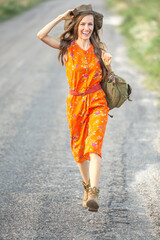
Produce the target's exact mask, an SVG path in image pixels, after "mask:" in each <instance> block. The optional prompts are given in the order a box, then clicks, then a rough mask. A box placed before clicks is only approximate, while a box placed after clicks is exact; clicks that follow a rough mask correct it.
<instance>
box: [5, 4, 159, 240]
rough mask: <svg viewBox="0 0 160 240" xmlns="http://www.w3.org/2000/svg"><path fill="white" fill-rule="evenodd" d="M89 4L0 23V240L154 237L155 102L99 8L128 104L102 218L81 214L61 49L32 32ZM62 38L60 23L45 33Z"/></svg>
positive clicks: (106, 177)
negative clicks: (128, 94) (129, 89)
mask: <svg viewBox="0 0 160 240" xmlns="http://www.w3.org/2000/svg"><path fill="white" fill-rule="evenodd" d="M82 3H89V2H88V1H78V0H74V1H73V0H67V1H63V0H53V1H48V2H47V1H46V2H43V3H42V4H40V5H38V6H37V7H35V8H33V9H31V10H29V11H27V12H25V13H24V14H23V15H21V16H18V17H16V18H14V19H12V20H9V21H6V22H4V23H1V24H0V41H1V45H0V240H14V239H16V240H40V239H44V240H54V239H55V240H61V239H62V240H63V239H64V240H67V239H69V240H137V239H138V240H158V239H160V201H159V199H160V186H159V184H160V161H159V160H160V158H159V154H160V142H159V135H158V134H159V125H158V121H159V110H158V107H157V97H156V94H155V93H153V92H150V91H148V90H146V89H145V88H144V86H143V84H142V79H143V77H144V75H143V73H141V72H140V71H139V70H138V69H137V67H136V66H133V65H131V64H130V63H129V60H128V58H127V55H126V48H125V43H124V39H123V38H122V37H121V36H120V34H119V32H118V31H117V30H115V29H114V27H113V25H112V24H113V23H114V22H115V21H114V20H115V19H114V18H113V16H112V15H111V14H110V13H109V12H108V11H107V10H106V4H105V2H104V1H102V0H98V1H96V0H93V1H92V4H93V7H94V8H95V9H96V10H97V11H99V12H102V13H103V14H104V16H105V21H104V29H103V40H104V41H105V42H106V43H107V45H108V49H109V52H110V53H111V54H112V56H113V64H112V66H113V69H114V70H115V72H116V73H117V74H119V75H121V76H123V77H124V78H126V79H127V81H128V82H129V83H130V84H131V86H132V88H133V94H132V99H133V102H132V103H131V102H126V103H125V104H124V105H123V106H122V107H121V108H120V109H116V110H113V111H112V112H111V114H113V115H114V118H113V119H109V121H108V125H107V131H106V135H105V139H104V145H103V161H102V172H101V179H100V185H99V188H100V198H99V201H100V210H99V212H98V213H93V212H88V211H87V210H86V209H83V208H82V205H81V201H82V195H83V189H82V181H81V176H80V173H79V170H78V167H77V165H76V163H75V162H74V159H73V156H72V153H71V150H70V139H69V129H68V123H67V117H66V97H67V94H68V83H67V79H66V75H65V68H64V67H61V65H60V64H59V63H58V60H57V55H58V51H57V50H54V49H52V48H50V47H49V46H47V45H45V44H44V43H42V42H41V41H40V40H39V39H38V38H37V36H36V34H37V32H38V31H39V30H40V29H41V28H42V27H43V26H44V25H45V24H47V23H48V22H49V21H51V20H52V19H54V18H55V17H56V16H57V15H58V14H61V13H62V12H64V11H66V10H67V9H68V8H73V7H75V6H78V5H80V4H82ZM62 31H63V24H59V25H58V26H57V27H56V28H55V30H54V31H52V32H51V35H52V34H53V35H56V36H58V35H59V34H60V33H61V32H62Z"/></svg>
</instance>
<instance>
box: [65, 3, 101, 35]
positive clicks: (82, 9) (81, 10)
mask: <svg viewBox="0 0 160 240" xmlns="http://www.w3.org/2000/svg"><path fill="white" fill-rule="evenodd" d="M84 12H93V13H94V16H95V21H96V25H97V28H98V30H99V29H101V28H102V24H103V15H102V14H101V13H98V12H95V11H93V9H92V5H91V4H88V5H81V6H79V7H76V8H75V9H73V11H72V12H71V13H70V16H71V17H72V18H71V19H66V20H65V23H64V30H65V31H66V30H67V28H68V27H69V26H70V24H71V23H73V22H74V21H75V19H76V17H77V16H79V15H81V14H82V13H84Z"/></svg>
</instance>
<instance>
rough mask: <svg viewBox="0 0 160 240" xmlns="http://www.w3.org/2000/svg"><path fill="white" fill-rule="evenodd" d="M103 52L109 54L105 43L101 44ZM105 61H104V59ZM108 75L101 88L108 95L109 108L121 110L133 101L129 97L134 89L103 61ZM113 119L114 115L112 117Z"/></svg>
mask: <svg viewBox="0 0 160 240" xmlns="http://www.w3.org/2000/svg"><path fill="white" fill-rule="evenodd" d="M99 46H100V48H101V50H103V51H104V52H107V48H106V45H105V43H102V42H101V43H100V44H99ZM102 61H103V59H102ZM103 63H104V65H105V68H106V70H107V72H108V75H107V76H106V77H105V79H104V80H103V81H101V87H102V89H103V91H104V92H105V95H106V100H107V104H108V107H109V108H110V110H111V109H113V108H119V107H120V106H121V105H122V104H123V103H124V102H125V101H126V100H127V99H128V100H129V101H132V100H131V99H130V98H129V97H130V94H131V92H132V88H131V86H130V85H129V84H127V83H126V81H125V80H124V79H123V78H121V77H119V76H118V75H116V74H114V72H113V70H112V69H111V67H110V66H109V65H106V64H105V62H104V61H103ZM111 117H112V115H111Z"/></svg>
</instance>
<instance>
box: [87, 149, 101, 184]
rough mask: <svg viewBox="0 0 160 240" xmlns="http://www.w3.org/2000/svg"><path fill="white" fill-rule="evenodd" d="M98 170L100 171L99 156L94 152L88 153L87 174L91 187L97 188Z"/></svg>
mask: <svg viewBox="0 0 160 240" xmlns="http://www.w3.org/2000/svg"><path fill="white" fill-rule="evenodd" d="M100 171H101V157H100V156H99V155H98V154H96V153H90V168H89V175H90V183H91V187H92V188H93V187H96V188H98V182H99V177H100Z"/></svg>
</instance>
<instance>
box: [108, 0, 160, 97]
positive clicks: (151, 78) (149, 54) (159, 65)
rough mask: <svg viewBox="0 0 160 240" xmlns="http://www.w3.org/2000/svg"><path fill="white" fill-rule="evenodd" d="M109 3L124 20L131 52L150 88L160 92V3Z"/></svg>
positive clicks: (137, 0) (113, 0)
mask: <svg viewBox="0 0 160 240" xmlns="http://www.w3.org/2000/svg"><path fill="white" fill-rule="evenodd" d="M107 6H108V7H109V8H110V9H111V10H113V12H115V13H118V14H120V15H121V16H122V17H123V18H124V20H123V23H122V24H121V26H120V30H121V33H122V34H123V35H124V36H125V37H126V42H127V46H128V54H129V56H130V58H131V60H133V61H134V62H136V63H137V64H138V66H140V68H141V69H142V70H143V71H144V72H145V73H147V77H146V78H145V79H144V82H145V83H146V85H147V87H149V88H150V89H151V90H156V91H157V92H158V93H160V14H159V10H160V2H159V0H152V1H147V0H130V1H129V0H108V1H107Z"/></svg>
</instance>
